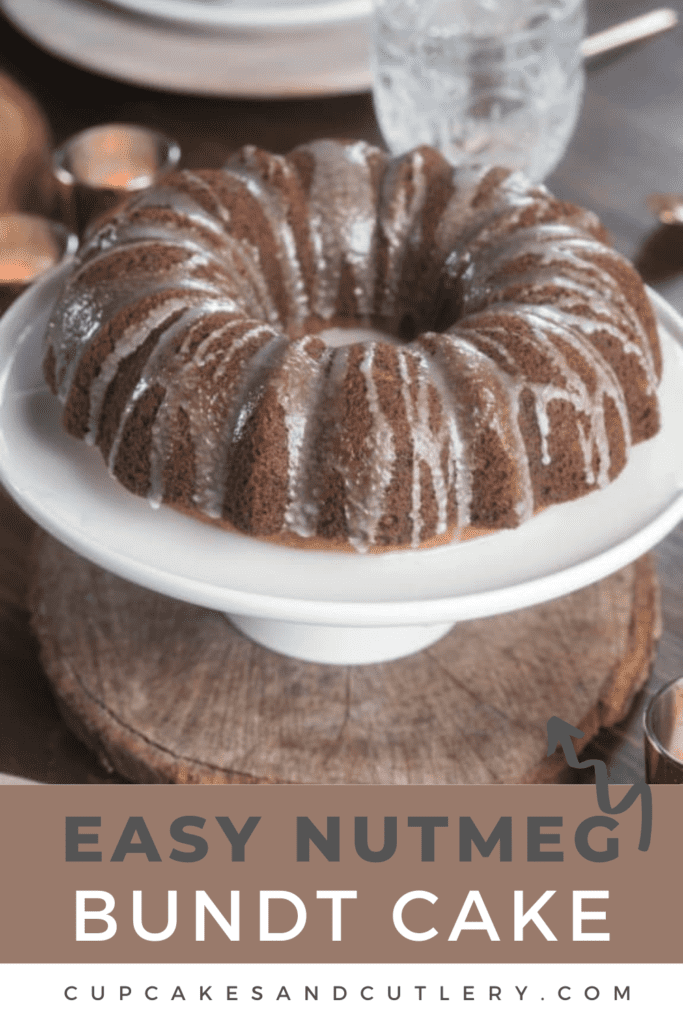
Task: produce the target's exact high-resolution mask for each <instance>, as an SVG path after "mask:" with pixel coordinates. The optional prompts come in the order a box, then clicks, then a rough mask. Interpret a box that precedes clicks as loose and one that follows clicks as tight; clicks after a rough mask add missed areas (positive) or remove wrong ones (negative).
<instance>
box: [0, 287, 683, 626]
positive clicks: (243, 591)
mask: <svg viewBox="0 0 683 1024" xmlns="http://www.w3.org/2000/svg"><path fill="white" fill-rule="evenodd" d="M65 272H66V269H65V268H58V269H57V270H56V271H53V272H51V273H50V274H48V275H46V276H45V277H44V278H42V279H41V280H40V281H39V282H37V283H36V284H35V285H34V286H32V288H30V289H28V291H27V292H26V293H24V295H22V296H21V297H20V298H19V299H18V300H17V302H16V303H15V304H14V305H13V306H12V307H11V308H10V310H8V312H7V313H6V314H5V317H3V319H2V321H0V366H2V367H3V369H2V373H0V479H1V480H2V482H3V483H4V485H5V487H6V488H7V490H8V491H9V492H10V494H11V495H12V496H13V497H14V499H15V500H16V501H17V503H18V504H19V505H20V506H21V507H22V508H23V509H24V511H26V512H27V514H28V515H30V516H31V517H32V518H33V519H34V520H35V521H36V522H38V523H39V525H41V526H42V527H43V528H44V529H46V530H47V531H48V532H50V533H51V534H53V535H54V536H55V537H56V538H57V539H58V540H60V541H62V542H63V543H64V544H66V545H67V546H68V547H71V548H72V549H73V550H75V551H77V552H78V553H79V554H81V555H83V556H84V557H86V558H88V559H89V560H90V561H93V562H95V563H97V564H99V565H101V566H102V567H103V568H105V569H108V570H109V571H111V572H113V573H115V574H116V575H119V576H123V577H124V578H126V579H129V580H131V581H132V582H134V583H137V584H139V585H141V586H144V587H147V588H148V589H151V590H157V591H159V592H161V593H164V594H166V595H168V596H169V597H174V598H176V599H179V600H184V601H187V602H190V603H192V604H196V605H200V606H203V607H208V608H213V609H216V610H218V611H223V612H226V613H228V614H230V613H232V614H235V615H242V616H252V617H263V618H268V619H275V620H279V621H283V622H298V623H310V624H313V625H339V626H377V627H381V626H394V625H397V624H413V625H420V624H427V623H454V622H458V621H464V620H467V619H473V618H484V617H487V616H490V615H496V614H500V613H503V612H508V611H513V610H515V609H518V608H523V607H529V606H531V605H533V604H537V603H540V602H543V601H548V600H551V599H553V598H555V597H559V596H562V595H563V594H566V593H570V592H571V591H573V590H578V589H580V588H582V587H584V586H588V585H589V584H590V583H593V582H595V581H596V580H598V579H601V578H602V577H604V576H607V575H609V574H610V573H612V572H615V571H617V570H618V569H619V568H621V567H622V566H624V565H625V564H627V563H628V562H630V561H633V560H634V559H635V558H637V557H638V556H639V555H640V554H642V553H643V552H644V551H646V550H649V549H650V548H651V547H653V546H654V545H655V544H656V543H657V542H658V541H659V540H661V539H662V538H663V537H664V536H665V535H666V534H667V533H668V532H670V530H672V529H673V528H674V527H675V526H676V525H677V523H678V522H679V521H680V520H681V519H683V457H681V458H679V465H678V466H671V467H668V468H667V472H670V476H671V480H670V481H669V480H668V478H667V482H666V486H663V490H662V494H663V495H664V499H665V500H662V501H661V503H660V506H659V507H657V509H656V510H655V512H654V514H652V515H649V514H648V515H646V519H645V521H644V522H641V523H640V524H639V525H638V528H637V529H635V530H630V529H629V527H628V523H626V528H625V532H624V533H623V535H622V536H615V537H614V538H613V539H611V538H607V540H606V541H605V538H604V537H603V544H602V547H598V548H597V549H595V548H594V549H592V550H591V549H590V548H589V549H587V555H586V557H582V558H575V559H573V560H570V562H569V563H567V564H564V565H560V566H559V567H558V568H556V569H554V570H552V571H549V572H546V573H543V572H541V573H536V574H534V573H533V572H530V573H527V576H526V577H524V576H522V577H521V578H520V572H521V570H520V568H519V566H518V565H517V564H516V563H514V559H513V561H512V562H511V564H510V566H508V572H509V573H510V574H511V575H509V577H508V578H507V579H503V580H501V583H500V585H498V586H490V585H489V586H486V585H485V583H484V584H483V585H482V586H481V587H479V588H478V589H477V587H476V586H475V587H472V588H471V589H470V591H469V592H466V593H457V592H456V593H449V594H446V595H445V596H444V595H443V594H440V593H439V592H438V591H436V590H435V582H434V581H435V579H436V576H437V573H438V572H441V573H442V574H443V573H444V572H446V574H448V573H450V572H452V573H453V574H457V571H458V566H459V564H460V565H462V564H463V560H467V559H469V560H470V562H472V561H476V562H483V563H485V562H486V560H487V559H488V560H489V561H492V559H494V558H499V557H500V552H501V551H503V552H505V550H506V549H510V550H512V552H513V555H514V553H515V551H516V552H517V556H519V551H520V550H524V547H525V546H526V547H527V548H533V547H534V546H535V543H536V534H537V533H538V531H539V527H538V524H539V523H541V521H542V523H541V530H542V531H545V532H546V533H547V532H548V531H550V533H551V535H552V534H553V533H557V532H558V531H559V535H560V539H561V540H563V539H564V534H563V529H564V527H563V524H566V523H567V521H568V520H571V521H573V522H575V521H576V519H577V514H578V519H579V521H581V520H582V515H585V514H586V512H585V510H587V509H590V508H593V506H594V505H595V500H597V501H598V502H600V500H601V499H602V498H603V496H604V495H605V494H608V493H611V492H613V490H614V489H616V488H618V487H619V485H620V481H621V479H622V477H625V476H626V474H627V473H628V469H629V467H627V469H626V470H625V471H624V473H623V474H622V477H620V478H619V479H618V480H616V481H614V482H613V483H612V484H611V485H610V487H609V488H607V489H606V490H605V491H603V492H600V493H599V494H592V495H588V496H587V498H582V499H579V500H578V501H576V502H571V503H568V504H566V505H562V506H556V507H555V508H553V509H550V510H548V511H546V512H545V513H543V514H542V515H541V516H538V517H536V519H535V520H532V521H531V522H530V523H527V524H525V526H523V527H520V528H518V529H517V530H513V531H501V533H500V534H498V535H496V536H495V537H487V538H482V539H480V540H477V541H472V542H468V544H465V545H450V546H444V547H440V548H436V549H433V550H431V551H415V552H400V553H394V554H391V555H369V556H359V555H334V554H332V553H328V552H324V553H322V552H309V551H299V550H294V549H285V548H281V547H280V546H277V545H270V544H266V543H261V542H257V541H252V540H251V539H250V538H243V537H239V536H237V535H233V534H231V533H229V532H223V531H218V530H216V529H215V528H214V527H211V526H205V525H204V524H202V523H197V522H195V521H194V520H191V519H189V517H185V516H181V515H180V514H178V513H174V512H172V511H171V510H168V509H161V510H160V512H159V513H155V512H153V511H152V510H151V509H149V507H148V506H147V504H146V503H145V502H142V501H141V499H138V498H135V497H133V496H132V495H130V494H128V492H126V491H125V490H124V489H123V488H121V487H120V486H119V485H118V484H116V483H115V482H114V481H111V480H110V479H109V477H108V476H107V474H106V471H105V469H104V465H103V464H102V462H101V459H100V456H99V453H97V452H93V451H91V450H89V449H87V448H86V446H84V445H83V444H82V442H77V441H75V440H74V439H72V438H69V437H68V436H67V435H66V434H64V432H63V431H62V430H61V428H58V430H55V429H54V428H53V427H54V425H53V427H50V426H49V424H48V426H47V427H46V426H45V423H44V422H43V420H42V419H41V418H40V417H43V416H44V415H48V416H52V415H53V412H51V411H50V409H51V403H52V405H54V404H55V403H54V399H53V398H52V396H51V395H49V394H48V392H47V388H46V387H45V386H43V385H41V384H39V382H38V378H37V377H36V367H35V365H34V364H35V362H36V360H35V359H33V362H30V360H31V359H32V358H33V356H34V355H35V353H34V349H35V348H36V347H37V346H38V345H39V344H40V341H41V339H42V332H43V327H42V326H41V324H44V323H45V321H46V320H47V317H48V316H49V310H50V304H49V303H48V298H47V297H48V296H49V295H50V294H51V289H52V291H54V289H55V288H56V287H57V286H58V283H59V280H60V277H61V274H62V273H65ZM652 300H653V305H654V306H655V309H656V311H657V315H658V319H659V321H660V324H661V325H662V326H663V327H664V328H665V329H666V330H668V331H669V332H670V333H671V334H672V337H671V338H669V340H668V341H667V345H666V362H667V364H668V363H676V367H675V368H671V369H670V373H671V374H673V373H674V369H675V374H676V375H677V378H676V380H675V381H674V384H675V386H676V387H679V386H683V361H682V359H681V354H680V352H681V350H680V342H682V341H683V319H682V318H681V317H679V315H678V314H677V313H676V311H675V310H673V309H672V308H671V307H670V306H669V305H668V303H666V302H665V301H664V300H663V299H661V297H659V296H658V295H656V294H652ZM41 318H42V319H41ZM38 331H39V332H40V335H39V336H38V334H37V332H38ZM677 342H678V344H677ZM31 346H33V348H31ZM22 361H23V362H24V363H26V365H25V366H23V368H22V366H21V365H20V364H22ZM29 363H30V366H29ZM22 373H23V377H22ZM669 404H671V402H670V400H669ZM678 405H680V403H677V406H678ZM669 412H670V410H669V409H665V413H666V416H665V424H666V422H667V417H668V415H669ZM674 412H675V413H676V415H677V416H678V418H679V419H683V412H682V411H681V409H679V408H677V409H675V410H674ZM672 422H673V421H672ZM674 427H675V429H676V431H677V436H680V432H679V428H680V424H677V423H675V422H674ZM671 429H672V428H671V426H669V428H668V430H669V433H670V432H671ZM41 431H42V433H41ZM663 432H664V429H663ZM663 432H662V433H663ZM656 442H657V438H654V439H653V440H652V441H648V442H645V443H644V444H642V445H638V446H636V448H634V450H633V452H632V457H633V456H635V457H637V458H639V461H640V462H641V463H643V465H647V464H648V459H649V457H650V456H649V454H648V453H651V452H656V451H658V449H657V447H656ZM17 445H18V446H19V448H20V449H21V446H23V450H24V454H26V453H30V457H31V459H30V462H29V463H26V461H25V460H24V461H23V462H22V460H21V458H20V457H19V456H18V455H17V450H16V448H17ZM647 446H651V447H650V448H647ZM653 446H654V447H653ZM41 459H42V462H41ZM60 459H61V462H60ZM55 463H57V464H58V466H57V468H58V471H59V472H60V473H62V475H61V476H59V475H57V476H56V477H55V476H54V475H53V478H52V480H49V479H46V474H48V475H49V473H50V472H53V474H54V465H55ZM83 467H85V468H84V469H83V474H84V475H83V477H82V478H81V477H79V476H78V472H81V469H82V468H83ZM69 474H72V475H71V476H69ZM74 480H75V482H76V486H77V487H78V488H80V493H79V497H80V498H81V499H82V500H85V501H86V502H87V501H88V500H90V501H91V504H92V509H91V510H90V511H88V510H86V512H87V514H86V519H85V521H84V525H83V524H81V523H80V522H79V520H78V516H74V510H73V503H71V504H70V503H69V500H67V499H68V495H67V494H66V490H68V487H67V485H68V484H69V483H71V484H73V482H74ZM50 484H51V486H52V489H50ZM59 488H62V489H63V490H59ZM646 490H647V488H646V487H644V486H641V487H639V488H638V489H637V494H640V492H641V491H642V492H644V491H646ZM591 500H593V505H591ZM577 509H578V510H579V512H578V513H576V510H577ZM93 510H94V511H93ZM572 510H574V511H572ZM91 512H92V514H90V513H91ZM592 514H595V513H594V512H593V513H592ZM98 516H100V517H102V516H104V522H105V525H106V524H107V517H109V519H108V522H109V526H110V527H113V528H114V529H116V530H120V533H121V537H119V540H121V538H123V541H122V543H121V544H120V545H119V547H118V548H117V547H115V546H112V545H113V541H112V540H111V539H110V538H109V537H105V538H103V537H102V536H101V534H98V532H97V530H96V529H95V525H94V523H95V521H97V523H98V524H101V522H102V519H101V518H100V519H98V518H97V517H98ZM155 517H158V518H155ZM141 522H142V524H143V525H142V530H143V534H144V531H145V530H149V529H151V530H152V531H153V532H158V529H159V527H160V526H163V529H165V530H166V531H167V535H168V537H169V538H170V540H169V543H168V545H167V547H166V548H165V549H164V548H163V542H162V545H161V554H163V552H164V551H165V554H166V560H165V562H164V561H163V560H162V559H161V556H160V555H159V557H157V562H156V564H155V563H154V562H151V563H150V561H149V557H150V555H149V552H148V550H147V543H146V540H145V539H144V537H143V540H142V541H141V540H140V537H139V531H140V529H141V526H140V524H141ZM617 525H618V524H615V529H616V526H617ZM136 531H137V532H136ZM207 531H208V532H207ZM523 531H526V532H523ZM162 532H163V531H162ZM218 537H220V541H218V540H217V538H218ZM173 538H175V542H174V543H173V544H172V543H171V540H173ZM188 538H190V539H191V540H192V541H193V542H194V543H196V544H198V545H200V546H201V547H206V545H207V544H208V545H212V544H214V545H220V548H221V550H222V551H223V550H224V551H225V559H226V565H227V566H230V565H231V564H232V563H233V562H235V564H237V561H238V559H237V556H238V555H240V556H241V557H242V559H243V562H244V560H245V559H246V562H244V564H245V565H247V567H248V568H249V579H250V580H256V579H260V578H262V577H263V578H266V576H267V574H268V573H270V574H271V575H270V576H269V577H268V580H269V581H271V582H267V584H266V585H268V586H271V587H274V583H272V579H275V577H277V583H278V586H280V592H279V593H278V592H277V588H275V592H272V591H271V592H270V593H269V592H267V591H265V592H264V591H262V590H261V591H259V589H258V587H256V586H255V584H253V588H252V589H249V588H245V587H242V588H237V587H236V586H235V585H234V580H233V581H232V585H231V586H226V585H225V583H223V582H222V581H221V582H220V583H217V582H216V581H215V579H208V578H196V577H193V576H192V575H191V574H188V573H185V574H183V572H181V571H180V570H179V569H178V566H177V560H176V565H175V566H174V568H173V569H169V567H168V562H169V553H170V554H171V555H172V554H173V548H174V547H175V548H178V547H180V548H182V547H183V546H184V545H185V543H187V542H188ZM519 538H521V541H520V540H519ZM152 539H153V538H152ZM136 543H137V544H138V550H137V552H136V553H135V554H134V555H131V553H130V551H131V549H134V547H135V544H136ZM520 545H521V547H520ZM464 549H468V550H467V551H465V550H464ZM558 550H559V549H558ZM471 552H475V553H474V554H472V553H471ZM491 552H493V554H491ZM158 554H159V553H158V552H157V555H158ZM195 554H196V555H198V554H199V548H198V549H197V552H196V553H195ZM559 554H560V555H561V551H559ZM155 557H156V556H155ZM511 557H512V556H511ZM558 557H559V556H558ZM250 559H252V560H253V561H250ZM231 560H232V561H231ZM444 563H445V564H446V568H445V569H444ZM314 566H315V567H317V569H316V571H317V570H319V569H320V567H321V566H322V570H321V571H323V572H324V576H325V579H326V580H330V581H332V582H334V573H335V572H336V573H338V574H339V573H341V575H340V576H339V582H338V583H337V585H336V590H335V589H334V587H333V586H330V585H328V586H326V587H325V588H319V590H318V592H317V593H312V594H311V593H310V592H309V593H306V592H304V595H303V596H302V594H301V592H299V593H298V594H297V589H296V587H297V586H301V578H302V574H303V577H304V578H305V577H306V574H307V573H309V574H310V573H311V572H312V569H313V567H314ZM497 569H498V566H497V565H496V570H497ZM283 572H284V573H285V574H286V573H288V572H289V573H291V579H288V578H285V579H284V583H283V580H282V573H283ZM515 573H516V574H517V578H515ZM259 574H260V576H259ZM344 574H346V575H344ZM425 574H427V577H428V578H427V579H426V580H425V579H423V576H424V575H425ZM448 578H449V577H448V575H446V579H447V580H448ZM311 579H313V576H311ZM349 581H351V582H353V583H354V587H355V591H354V590H349ZM304 583H306V581H305V579H304ZM295 584H296V585H295ZM283 586H285V587H289V588H290V591H291V592H288V593H283V592H282V587H283ZM344 586H347V590H349V592H348V593H347V594H346V596H345V595H344V593H343V588H344ZM373 586H374V587H375V591H374V593H375V594H377V593H378V594H379V595H380V596H379V597H377V596H375V597H373V598H372V599H369V598H368V597H367V596H365V597H364V599H361V598H360V597H358V594H359V593H363V594H365V595H367V594H372V593H373V590H372V587H373ZM392 586H394V587H395V589H392ZM419 586H422V587H423V588H425V589H423V591H422V592H419ZM406 587H408V588H409V590H410V596H408V597H406V596H405V593H406V592H407V591H406V589H405V588H406ZM430 587H431V588H432V589H431V592H430V589H429V588H430ZM401 588H403V591H404V596H401V594H400V591H401ZM413 588H414V589H415V593H414V594H413ZM331 594H332V595H334V596H330V595H331ZM340 595H341V596H340Z"/></svg>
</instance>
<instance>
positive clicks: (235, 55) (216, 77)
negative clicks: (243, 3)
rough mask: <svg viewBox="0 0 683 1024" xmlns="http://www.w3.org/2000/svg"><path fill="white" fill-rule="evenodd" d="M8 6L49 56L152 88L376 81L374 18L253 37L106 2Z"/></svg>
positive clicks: (308, 87) (283, 87)
mask: <svg viewBox="0 0 683 1024" xmlns="http://www.w3.org/2000/svg"><path fill="white" fill-rule="evenodd" d="M0 9H2V10H3V11H4V12H5V14H6V15H7V17H8V18H9V19H10V21H11V22H13V24H14V25H15V26H16V27H17V28H18V29H20V30H21V31H22V32H23V33H24V34H25V35H27V36H28V37H29V38H30V39H32V40H33V41H34V42H35V43H37V44H38V45H39V46H42V47H43V48H44V49H45V50H47V51H48V52H49V53H53V54H55V55H56V56H57V57H60V58H62V59H63V60H66V61H69V62H70V63H71V64H75V65H76V66H77V67H82V68H86V69H87V70H88V71H94V72H96V73H99V74H104V75H107V76H108V77H110V78H115V79H119V80H121V81H124V82H133V83H134V84H136V85H142V86H147V87H149V88H152V89H167V90H169V91H172V92H180V93H193V94H197V95H205V96H242V97H249V98H255V99H263V98H267V97H278V98H284V97H293V96H326V95H334V94H342V93H354V92H364V91H366V90H368V89H370V88H371V87H372V76H371V73H370V58H369V46H370V43H369V31H368V20H367V18H357V19H355V20H353V21H346V22H341V23H335V24H330V25H318V26H315V25H313V26H311V27H308V28H306V29H300V30H298V31H294V30H292V31H288V32H283V31H270V32H269V31H266V30H263V31H259V32H258V34H253V33H249V32H233V33H228V32H216V31H215V30H213V31H211V30H208V29H207V30H204V31H202V30H201V29H196V30H195V31H191V30H190V29H189V28H188V27H186V26H181V25H173V24H164V23H163V22H155V21H152V20H150V19H147V20H146V19H143V18H139V17H135V16H132V15H127V14H126V13H125V12H123V11H118V10H115V9H111V8H108V7H106V6H100V5H99V4H98V3H97V2H96V0H95V2H93V3H90V2H88V0H49V2H48V0H0Z"/></svg>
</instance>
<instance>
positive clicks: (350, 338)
mask: <svg viewBox="0 0 683 1024" xmlns="http://www.w3.org/2000/svg"><path fill="white" fill-rule="evenodd" d="M319 337H320V338H322V340H323V341H324V342H325V344H326V345H329V347H330V348H343V347H344V346H345V345H356V344H360V345H369V344H371V343H372V342H373V341H390V342H395V341H396V337H395V335H393V334H389V333H388V332H387V331H379V330H377V329H376V328H374V327H328V328H327V330H325V331H321V332H320V334H319Z"/></svg>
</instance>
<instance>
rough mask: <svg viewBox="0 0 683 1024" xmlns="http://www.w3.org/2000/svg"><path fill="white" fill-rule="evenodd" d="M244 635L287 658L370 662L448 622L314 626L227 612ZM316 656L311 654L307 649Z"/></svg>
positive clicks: (413, 647)
mask: <svg viewBox="0 0 683 1024" xmlns="http://www.w3.org/2000/svg"><path fill="white" fill-rule="evenodd" d="M227 618H228V621H229V622H231V623H232V624H233V626H236V627H237V629H238V630H239V631H240V633H242V634H243V635H244V636H246V637H248V638H249V639H250V640H255V641H256V643H257V644H261V645H262V646H263V647H267V648H268V650H270V651H276V652H277V653H278V654H286V655H287V657H288V658H300V659H302V660H303V661H314V662H315V663H316V664H318V665H320V664H325V665H337V666H339V665H373V664H377V663H378V662H381V663H384V662H387V661H396V659H397V658H403V657H405V656H406V655H407V654H413V653H415V652H416V651H421V650H423V649H424V648H425V647H431V645H432V644H434V643H436V641H437V640H440V639H441V637H442V636H445V635H446V633H450V631H451V630H452V628H453V623H452V622H437V623H436V624H433V623H428V624H427V625H420V626H411V625H405V626H314V625H309V624H308V623H306V622H281V621H280V620H279V619H258V618H254V617H253V616H250V615H228V616H227ZM312 651H316V652H317V657H315V658H312V657H311V652H312Z"/></svg>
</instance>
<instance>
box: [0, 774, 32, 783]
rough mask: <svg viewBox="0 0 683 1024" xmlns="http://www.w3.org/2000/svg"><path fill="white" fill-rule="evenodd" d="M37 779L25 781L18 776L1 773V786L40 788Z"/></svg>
mask: <svg viewBox="0 0 683 1024" xmlns="http://www.w3.org/2000/svg"><path fill="white" fill-rule="evenodd" d="M39 785H40V783H39V782H36V781H35V779H23V778H20V777H19V776H18V775H6V774H5V773H4V772H0V786H39Z"/></svg>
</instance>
